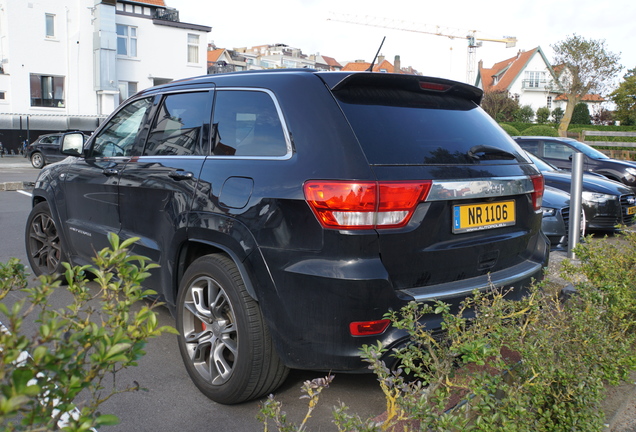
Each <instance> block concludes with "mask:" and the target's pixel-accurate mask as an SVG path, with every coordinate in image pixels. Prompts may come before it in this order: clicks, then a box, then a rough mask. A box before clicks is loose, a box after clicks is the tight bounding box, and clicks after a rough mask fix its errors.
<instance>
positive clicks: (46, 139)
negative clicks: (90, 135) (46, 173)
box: [26, 133, 67, 169]
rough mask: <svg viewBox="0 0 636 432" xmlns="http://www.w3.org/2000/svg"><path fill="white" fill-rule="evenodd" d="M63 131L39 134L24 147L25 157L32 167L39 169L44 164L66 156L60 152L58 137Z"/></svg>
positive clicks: (57, 160)
mask: <svg viewBox="0 0 636 432" xmlns="http://www.w3.org/2000/svg"><path fill="white" fill-rule="evenodd" d="M62 135H63V133H53V134H46V135H40V136H39V137H38V139H36V140H35V141H33V142H32V143H31V144H29V145H28V146H27V147H26V157H27V158H29V160H30V161H31V165H33V168H37V169H41V168H42V167H44V165H47V164H50V163H54V162H59V161H61V160H62V159H65V158H66V157H67V156H66V155H63V154H62V153H60V138H61V137H62Z"/></svg>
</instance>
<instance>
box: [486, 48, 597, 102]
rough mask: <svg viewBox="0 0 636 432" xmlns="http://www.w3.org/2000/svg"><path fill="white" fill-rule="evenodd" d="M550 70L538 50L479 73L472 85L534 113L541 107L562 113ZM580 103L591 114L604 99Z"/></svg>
mask: <svg viewBox="0 0 636 432" xmlns="http://www.w3.org/2000/svg"><path fill="white" fill-rule="evenodd" d="M555 69H558V68H553V67H552V66H551V65H550V62H549V61H548V59H547V58H546V56H545V54H544V53H543V50H541V47H537V48H534V49H532V50H530V51H519V52H518V53H517V55H516V56H515V57H512V58H509V59H506V60H503V61H501V62H498V63H496V64H494V65H493V66H492V67H491V68H485V67H483V64H482V62H479V70H478V75H477V80H476V83H475V85H476V86H477V87H479V88H481V89H483V90H484V91H485V92H498V91H501V92H507V94H508V95H509V96H510V97H512V98H514V99H516V100H518V101H519V104H520V105H521V106H523V105H529V106H531V107H532V110H533V111H534V112H536V111H537V109H539V108H542V107H547V108H548V109H550V111H552V110H554V109H555V108H557V107H559V108H561V109H563V110H564V111H565V106H566V104H567V99H566V97H565V95H564V94H563V90H562V89H561V86H560V85H559V72H560V71H559V70H555ZM581 102H584V103H586V104H587V105H588V108H589V111H590V113H591V114H594V113H596V112H598V111H599V110H600V109H601V104H602V103H603V102H604V99H603V98H602V97H601V96H599V95H592V94H590V95H585V96H584V97H583V99H582V101H581Z"/></svg>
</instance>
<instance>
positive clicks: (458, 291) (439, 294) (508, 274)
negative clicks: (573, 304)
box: [400, 261, 542, 302]
mask: <svg viewBox="0 0 636 432" xmlns="http://www.w3.org/2000/svg"><path fill="white" fill-rule="evenodd" d="M541 271H542V264H541V263H537V262H535V261H524V262H522V263H520V264H517V265H516V266H514V267H511V268H508V269H505V270H502V271H499V272H496V273H490V274H487V275H483V276H477V277H474V278H470V279H464V280H459V281H454V282H448V283H443V284H439V285H431V286H425V287H420V288H409V289H405V290H400V292H401V293H403V294H406V295H407V296H410V297H413V300H415V301H418V302H425V301H434V300H443V299H446V298H452V297H466V296H469V295H470V294H471V293H472V292H473V291H474V290H479V291H487V290H489V289H490V288H491V287H492V286H495V287H497V288H501V287H513V286H514V285H515V284H517V283H519V282H522V281H523V280H525V279H527V278H529V277H531V276H532V275H534V274H537V273H540V272H541ZM515 288H518V286H517V287H515Z"/></svg>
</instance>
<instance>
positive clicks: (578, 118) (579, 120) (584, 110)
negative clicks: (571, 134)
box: [570, 102, 592, 125]
mask: <svg viewBox="0 0 636 432" xmlns="http://www.w3.org/2000/svg"><path fill="white" fill-rule="evenodd" d="M570 123H572V124H577V125H590V124H592V119H591V118H590V110H589V108H588V107H587V104H586V103H583V102H580V103H577V104H576V105H575V106H574V111H573V112H572V120H571V121H570Z"/></svg>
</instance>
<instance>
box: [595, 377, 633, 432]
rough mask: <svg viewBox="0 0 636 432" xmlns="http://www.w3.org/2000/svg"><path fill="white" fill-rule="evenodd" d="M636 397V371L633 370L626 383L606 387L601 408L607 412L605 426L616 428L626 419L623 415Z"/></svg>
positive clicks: (608, 428) (609, 428) (611, 428)
mask: <svg viewBox="0 0 636 432" xmlns="http://www.w3.org/2000/svg"><path fill="white" fill-rule="evenodd" d="M635 398H636V371H633V372H631V373H630V374H629V377H628V378H627V380H626V381H625V382H624V383H622V384H619V385H617V386H614V387H606V388H605V399H604V400H603V402H602V403H601V409H602V410H603V412H604V413H605V428H606V429H607V430H609V431H613V430H615V429H614V428H615V427H616V426H617V423H620V422H621V421H622V420H623V421H624V419H623V418H622V417H623V416H624V415H625V413H626V412H627V410H628V409H629V408H630V406H631V405H633V401H634V399H635ZM621 430H623V429H621Z"/></svg>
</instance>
